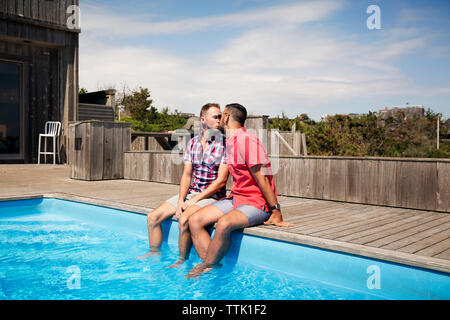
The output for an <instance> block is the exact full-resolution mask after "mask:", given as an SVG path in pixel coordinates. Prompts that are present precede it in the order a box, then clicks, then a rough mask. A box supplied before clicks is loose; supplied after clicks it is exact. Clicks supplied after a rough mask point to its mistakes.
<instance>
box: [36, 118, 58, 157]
mask: <svg viewBox="0 0 450 320" xmlns="http://www.w3.org/2000/svg"><path fill="white" fill-rule="evenodd" d="M60 131H61V122H59V121H47V122H46V123H45V131H44V133H41V134H39V147H38V164H40V163H41V154H43V155H44V163H47V156H46V155H47V154H51V155H53V164H56V154H58V160H59V151H58V143H57V142H58V141H59V133H60ZM42 137H43V138H44V151H41V140H42ZM47 138H53V150H52V151H51V152H50V151H47Z"/></svg>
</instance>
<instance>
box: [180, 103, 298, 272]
mask: <svg viewBox="0 0 450 320" xmlns="http://www.w3.org/2000/svg"><path fill="white" fill-rule="evenodd" d="M246 118H247V110H246V109H245V108H244V107H243V106H242V105H240V104H236V103H234V104H229V105H227V106H226V107H225V110H224V111H223V114H222V119H221V127H223V128H224V129H225V132H226V137H227V139H226V163H227V165H228V170H229V172H230V173H231V175H232V177H233V185H232V187H231V194H230V195H229V196H228V197H227V198H225V199H222V200H220V201H217V202H214V203H213V204H210V205H208V206H206V207H204V208H203V209H201V210H199V211H197V212H196V213H195V214H194V215H193V216H192V217H191V218H190V219H189V229H190V231H191V234H192V241H193V243H194V247H195V249H196V250H197V253H198V255H199V257H200V258H202V259H203V262H202V263H200V264H198V265H197V266H195V267H194V268H193V269H192V270H191V271H190V272H189V274H188V275H187V277H190V278H191V277H196V276H199V275H200V274H201V273H203V272H207V271H209V270H211V268H213V267H214V266H215V265H217V264H218V263H219V261H220V260H221V259H222V258H223V257H224V255H225V254H226V252H227V251H228V248H229V246H230V238H231V232H233V231H234V230H236V229H242V228H245V227H250V226H255V225H259V224H263V223H264V224H266V225H269V224H271V225H276V226H281V227H289V226H292V224H291V223H287V222H285V221H283V218H282V215H281V210H280V205H279V204H278V201H277V192H276V188H275V184H274V181H273V176H272V172H271V164H270V160H269V158H268V156H267V153H266V150H265V149H264V146H263V145H262V143H261V141H260V140H259V139H258V137H257V136H256V135H255V134H253V133H251V132H248V131H246V130H245V128H244V123H245V120H246ZM214 222H217V224H216V230H215V234H214V237H213V239H212V240H211V238H210V235H209V233H208V232H207V230H206V229H205V228H206V226H208V225H210V224H212V223H214Z"/></svg>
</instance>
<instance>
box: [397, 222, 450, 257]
mask: <svg viewBox="0 0 450 320" xmlns="http://www.w3.org/2000/svg"><path fill="white" fill-rule="evenodd" d="M447 228H448V224H447ZM433 229H434V228H433ZM447 238H450V229H446V230H443V231H441V232H439V233H434V234H432V235H430V236H428V237H425V238H421V239H418V240H417V241H414V242H412V243H410V244H409V245H407V246H403V247H401V248H398V249H397V250H398V251H401V252H407V253H415V252H418V251H421V250H424V249H426V248H428V247H430V246H433V245H434V244H436V243H439V242H441V241H443V240H445V239H447ZM414 239H415V237H414Z"/></svg>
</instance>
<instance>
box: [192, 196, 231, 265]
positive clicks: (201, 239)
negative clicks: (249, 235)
mask: <svg viewBox="0 0 450 320" xmlns="http://www.w3.org/2000/svg"><path fill="white" fill-rule="evenodd" d="M223 215H224V214H223V212H222V211H220V209H219V208H217V207H216V206H214V205H209V206H206V207H204V208H203V209H201V210H199V211H197V212H196V213H195V214H194V215H193V216H192V217H191V218H190V219H189V230H190V232H191V238H192V242H193V244H194V247H195V250H196V251H197V254H198V256H199V257H200V258H201V259H205V257H206V251H207V250H208V246H209V244H210V242H211V238H210V235H209V233H208V231H207V230H206V226H208V225H210V224H212V223H214V222H216V221H218V220H219V219H220V218H221V217H223Z"/></svg>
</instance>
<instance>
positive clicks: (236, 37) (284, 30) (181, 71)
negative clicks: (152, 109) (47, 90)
mask: <svg viewBox="0 0 450 320" xmlns="http://www.w3.org/2000/svg"><path fill="white" fill-rule="evenodd" d="M79 3H80V10H81V23H80V25H81V33H80V38H79V39H80V40H79V41H80V43H79V46H80V49H79V55H80V59H79V67H80V70H79V77H80V88H81V87H84V88H86V89H87V90H88V91H97V90H102V89H109V88H115V89H116V90H118V91H123V89H124V88H127V89H129V90H135V89H138V88H139V87H144V88H148V89H149V90H150V91H151V98H152V99H153V105H154V106H156V107H157V108H159V109H161V108H163V107H169V109H170V110H171V111H174V110H175V109H177V110H178V111H181V112H189V113H196V114H197V113H198V112H199V110H200V108H201V106H202V105H204V104H206V103H208V102H215V103H219V104H220V105H221V106H225V105H226V104H228V103H234V102H237V103H240V104H242V105H244V106H245V107H246V108H247V110H248V112H249V114H253V115H269V116H271V117H274V116H277V115H281V114H282V113H284V114H286V115H287V116H289V117H295V116H296V115H300V114H302V113H306V114H308V115H309V117H310V118H313V119H315V120H320V118H321V117H322V116H323V115H332V114H347V113H359V114H364V113H368V112H369V111H378V110H380V109H384V108H385V107H388V108H392V107H393V106H405V105H406V104H408V105H410V106H412V105H421V106H424V108H425V109H427V108H431V109H432V110H433V111H435V112H440V113H442V114H443V118H444V119H448V118H450V72H449V71H450V1H449V0H443V1H440V0H431V1H424V0H369V1H366V0H306V1H300V0H295V1H292V0H247V1H246V0H220V1H218V0H210V1H204V0H189V1H186V0H130V1H117V0H96V1H94V0H80V1H79ZM374 5H375V6H377V8H378V9H379V11H373V10H368V9H370V8H372V7H371V6H374ZM377 12H378V13H379V14H378V15H377ZM377 23H378V24H377ZM373 26H375V28H374V27H373ZM369 27H370V28H369Z"/></svg>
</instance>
